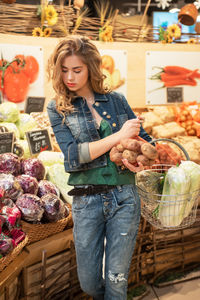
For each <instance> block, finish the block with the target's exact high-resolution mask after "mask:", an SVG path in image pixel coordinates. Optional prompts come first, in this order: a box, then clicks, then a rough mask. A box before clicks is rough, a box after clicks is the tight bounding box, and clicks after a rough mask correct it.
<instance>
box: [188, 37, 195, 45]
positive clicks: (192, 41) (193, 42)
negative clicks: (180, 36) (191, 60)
mask: <svg viewBox="0 0 200 300" xmlns="http://www.w3.org/2000/svg"><path fill="white" fill-rule="evenodd" d="M187 44H197V40H196V39H194V38H191V39H189V40H188V41H187Z"/></svg>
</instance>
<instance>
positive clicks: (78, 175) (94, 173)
mask: <svg viewBox="0 0 200 300" xmlns="http://www.w3.org/2000/svg"><path fill="white" fill-rule="evenodd" d="M111 133H112V132H111V128H110V126H109V123H108V122H107V121H106V120H104V119H103V120H102V121H101V124H100V128H99V134H100V137H101V138H105V137H106V136H108V135H110V134H111ZM106 157H107V166H105V167H100V168H99V167H98V168H94V169H90V170H86V171H80V172H75V173H71V174H70V176H69V180H68V184H69V185H84V184H86V185H88V184H95V185H100V184H106V185H123V184H134V183H135V175H134V173H133V172H131V171H129V170H126V171H124V172H122V173H120V174H119V173H118V170H117V166H116V165H115V163H113V162H112V161H110V157H109V152H107V153H106Z"/></svg>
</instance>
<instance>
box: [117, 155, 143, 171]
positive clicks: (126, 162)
mask: <svg viewBox="0 0 200 300" xmlns="http://www.w3.org/2000/svg"><path fill="white" fill-rule="evenodd" d="M122 162H123V164H124V165H125V167H127V168H128V169H129V170H130V171H131V172H134V173H136V172H140V171H142V170H144V166H143V164H141V163H140V162H139V163H138V167H136V166H134V165H132V164H130V163H129V162H128V160H127V159H125V158H123V159H122Z"/></svg>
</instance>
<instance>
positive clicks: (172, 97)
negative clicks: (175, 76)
mask: <svg viewBox="0 0 200 300" xmlns="http://www.w3.org/2000/svg"><path fill="white" fill-rule="evenodd" d="M177 102H178V103H180V102H183V88H182V87H168V88H167V103H177Z"/></svg>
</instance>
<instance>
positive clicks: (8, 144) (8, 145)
mask: <svg viewBox="0 0 200 300" xmlns="http://www.w3.org/2000/svg"><path fill="white" fill-rule="evenodd" d="M13 142H14V134H13V132H2V133H0V154H2V153H7V152H13Z"/></svg>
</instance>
